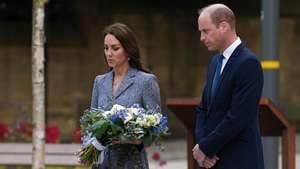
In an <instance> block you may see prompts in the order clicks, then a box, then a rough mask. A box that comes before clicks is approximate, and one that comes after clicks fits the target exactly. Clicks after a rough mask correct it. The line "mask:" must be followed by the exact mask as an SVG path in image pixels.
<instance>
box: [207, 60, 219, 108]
mask: <svg viewBox="0 0 300 169" xmlns="http://www.w3.org/2000/svg"><path fill="white" fill-rule="evenodd" d="M217 56H218V55H215V56H214V60H213V65H212V68H210V69H209V72H208V74H209V76H208V78H209V79H208V86H209V88H208V100H209V103H210V101H211V97H212V96H211V88H212V84H213V80H214V76H215V73H216V71H215V70H216V66H217Z"/></svg>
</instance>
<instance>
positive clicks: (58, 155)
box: [0, 143, 80, 165]
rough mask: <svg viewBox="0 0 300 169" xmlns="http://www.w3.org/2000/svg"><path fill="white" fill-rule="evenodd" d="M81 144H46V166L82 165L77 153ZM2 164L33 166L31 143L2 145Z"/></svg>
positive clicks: (0, 152)
mask: <svg viewBox="0 0 300 169" xmlns="http://www.w3.org/2000/svg"><path fill="white" fill-rule="evenodd" d="M79 149H80V144H46V150H45V164H46V165H80V164H79V163H78V162H77V157H76V155H75V153H76V152H77V151H78V150H79ZM0 164H3V165H31V164H32V144H31V143H0Z"/></svg>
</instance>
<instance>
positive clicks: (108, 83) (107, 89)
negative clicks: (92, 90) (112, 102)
mask: <svg viewBox="0 0 300 169" xmlns="http://www.w3.org/2000/svg"><path fill="white" fill-rule="evenodd" d="M113 76H114V75H113V71H110V72H109V73H108V74H107V75H106V77H105V80H104V82H103V85H102V87H103V89H100V90H101V91H103V92H104V93H105V95H106V96H107V97H109V98H112V81H113Z"/></svg>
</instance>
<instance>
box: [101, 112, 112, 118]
mask: <svg viewBox="0 0 300 169" xmlns="http://www.w3.org/2000/svg"><path fill="white" fill-rule="evenodd" d="M102 115H103V116H104V117H105V118H108V117H110V116H111V115H113V112H112V111H105V112H103V113H102Z"/></svg>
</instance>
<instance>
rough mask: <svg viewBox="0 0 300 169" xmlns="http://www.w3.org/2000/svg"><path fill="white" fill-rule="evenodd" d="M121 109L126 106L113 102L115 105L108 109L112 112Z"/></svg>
mask: <svg viewBox="0 0 300 169" xmlns="http://www.w3.org/2000/svg"><path fill="white" fill-rule="evenodd" d="M123 109H126V108H125V107H124V106H122V105H119V104H115V105H113V107H112V108H111V110H110V111H111V112H112V114H115V113H116V112H118V111H120V110H123Z"/></svg>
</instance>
